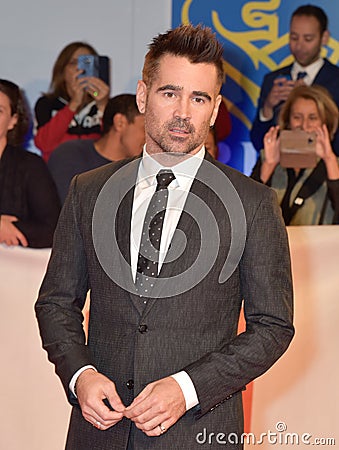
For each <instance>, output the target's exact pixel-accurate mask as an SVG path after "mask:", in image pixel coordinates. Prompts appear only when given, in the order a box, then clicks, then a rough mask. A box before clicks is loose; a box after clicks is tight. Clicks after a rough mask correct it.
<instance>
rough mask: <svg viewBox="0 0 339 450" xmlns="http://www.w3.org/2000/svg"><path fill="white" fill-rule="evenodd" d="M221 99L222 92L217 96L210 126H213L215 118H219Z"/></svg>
mask: <svg viewBox="0 0 339 450" xmlns="http://www.w3.org/2000/svg"><path fill="white" fill-rule="evenodd" d="M221 100H222V97H221V94H219V95H218V96H217V98H216V99H215V105H214V108H213V112H212V116H211V120H210V127H213V125H214V122H215V120H216V118H217V115H218V111H219V106H220V103H221Z"/></svg>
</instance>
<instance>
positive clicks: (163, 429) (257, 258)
mask: <svg viewBox="0 0 339 450" xmlns="http://www.w3.org/2000/svg"><path fill="white" fill-rule="evenodd" d="M222 80H223V64H222V47H221V45H220V44H219V43H218V41H217V40H216V39H215V36H214V35H213V33H212V32H211V30H209V29H208V28H203V27H200V26H198V27H193V26H191V25H188V26H181V27H178V28H176V29H174V30H171V31H169V32H167V33H165V34H162V35H159V36H157V37H156V38H154V40H153V42H152V43H151V45H150V50H149V52H148V53H147V55H146V58H145V64H144V69H143V79H142V81H139V83H138V87H137V103H138V107H139V110H140V112H141V113H144V114H145V127H146V145H145V148H144V150H143V155H142V158H141V159H134V160H125V161H121V162H117V163H112V164H109V165H106V166H104V167H102V168H99V169H95V170H93V171H91V172H88V173H86V174H82V175H79V176H77V177H76V178H75V179H74V180H73V182H72V186H71V189H70V192H69V194H68V197H67V199H66V202H65V205H64V208H63V210H62V213H61V216H60V220H59V224H58V227H57V230H56V233H55V240H54V245H53V250H52V255H51V259H50V262H49V265H48V269H47V273H46V275H45V278H44V281H43V284H42V286H41V289H40V293H39V299H38V301H37V303H36V313H37V317H38V321H39V326H40V332H41V336H42V340H43V346H44V348H45V349H46V350H47V352H48V355H49V359H50V360H51V361H52V362H53V363H54V364H55V366H56V372H57V374H58V375H59V376H60V378H61V381H62V383H63V386H64V388H65V391H66V393H67V395H68V397H69V399H70V401H71V403H72V404H73V405H74V407H73V410H72V416H71V422H70V427H69V432H68V438H67V444H66V448H67V449H68V450H76V449H79V450H87V449H88V450H95V449H98V450H99V449H100V450H105V449H107V450H108V449H138V450H141V449H145V450H146V449H147V450H149V449H163V450H165V449H166V450H171V449H180V450H181V449H195V448H201V446H202V445H203V444H206V445H208V446H209V448H219V446H220V445H221V444H222V445H224V447H225V448H232V449H240V448H242V440H243V438H242V432H243V418H242V395H241V393H242V390H243V389H244V388H245V386H246V384H247V383H249V382H250V381H251V380H253V379H254V378H255V377H257V376H259V375H261V374H262V373H264V372H265V371H266V370H267V369H268V368H269V367H270V366H271V365H272V364H273V363H274V362H275V361H276V360H277V359H278V358H279V357H280V356H281V355H282V354H283V353H284V351H285V350H286V349H287V347H288V345H289V343H290V341H291V339H292V337H293V333H294V330H293V325H292V283H291V272H290V260H289V251H288V242H287V235H286V230H285V227H284V225H283V221H282V218H281V213H280V210H279V207H278V205H277V202H276V198H275V194H274V193H273V191H271V190H270V189H269V188H267V187H266V186H263V185H261V184H259V183H256V182H254V181H253V180H250V179H249V178H247V177H245V176H244V175H242V174H240V173H238V172H237V171H235V170H233V169H231V168H229V167H227V166H225V165H223V164H221V163H219V162H217V161H215V160H214V159H213V158H212V157H211V156H209V155H208V154H207V152H205V149H204V145H203V143H204V142H205V139H206V136H207V133H208V130H209V127H210V126H212V125H213V123H214V121H215V118H216V115H217V112H218V107H219V104H220V101H221V96H220V94H219V92H220V87H221V84H222ZM158 204H161V205H162V206H161V207H160V208H159V210H157V205H158ZM152 208H153V209H154V210H155V211H156V214H151V213H150V209H152ZM153 216H155V217H153ZM144 222H145V223H146V225H145V223H144ZM154 225H156V226H155V227H154ZM149 230H150V231H149ZM146 251H147V254H146ZM150 253H152V256H149V255H150ZM88 290H90V297H91V300H90V315H89V329H88V339H87V342H86V337H85V331H84V329H83V315H82V309H83V306H84V302H85V298H86V294H87V292H88ZM242 302H244V313H245V319H246V331H245V332H243V333H241V334H237V327H238V320H239V313H240V310H241V306H242Z"/></svg>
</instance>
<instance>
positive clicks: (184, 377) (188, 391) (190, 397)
mask: <svg viewBox="0 0 339 450" xmlns="http://www.w3.org/2000/svg"><path fill="white" fill-rule="evenodd" d="M171 376H172V377H173V378H174V379H175V381H176V382H177V383H178V384H179V386H180V388H181V390H182V393H183V394H184V397H185V402H186V411H188V410H189V409H191V408H193V406H196V405H198V404H199V400H198V396H197V392H196V390H195V387H194V384H193V381H192V380H191V378H190V376H189V375H188V373H187V372H185V371H181V372H178V373H175V374H174V375H171Z"/></svg>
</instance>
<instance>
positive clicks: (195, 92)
mask: <svg viewBox="0 0 339 450" xmlns="http://www.w3.org/2000/svg"><path fill="white" fill-rule="evenodd" d="M193 95H196V96H198V97H204V98H206V100H208V101H211V100H212V97H211V96H210V95H209V94H207V92H204V91H193Z"/></svg>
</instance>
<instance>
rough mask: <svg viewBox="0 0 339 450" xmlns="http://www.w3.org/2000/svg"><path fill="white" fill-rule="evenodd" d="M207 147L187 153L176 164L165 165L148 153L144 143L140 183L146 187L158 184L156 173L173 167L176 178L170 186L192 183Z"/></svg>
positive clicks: (182, 186)
mask: <svg viewBox="0 0 339 450" xmlns="http://www.w3.org/2000/svg"><path fill="white" fill-rule="evenodd" d="M204 156H205V147H204V146H202V148H201V149H200V150H199V151H198V153H196V154H195V155H187V158H185V160H184V161H182V162H179V163H177V164H175V165H170V166H165V165H163V164H161V160H160V161H157V160H156V159H155V158H154V157H152V156H151V155H149V154H148V153H147V149H146V145H144V149H143V154H142V160H141V163H140V166H139V172H138V183H140V184H139V186H140V188H146V187H149V186H151V185H154V184H156V182H157V181H156V175H157V173H158V172H159V170H161V169H171V170H172V171H173V173H174V175H175V180H173V181H172V183H171V184H170V186H169V188H176V187H179V186H180V187H181V188H182V189H185V186H187V185H190V184H191V183H192V180H193V179H194V178H195V176H196V173H197V171H198V169H199V167H200V165H201V163H202V161H203V159H204Z"/></svg>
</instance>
